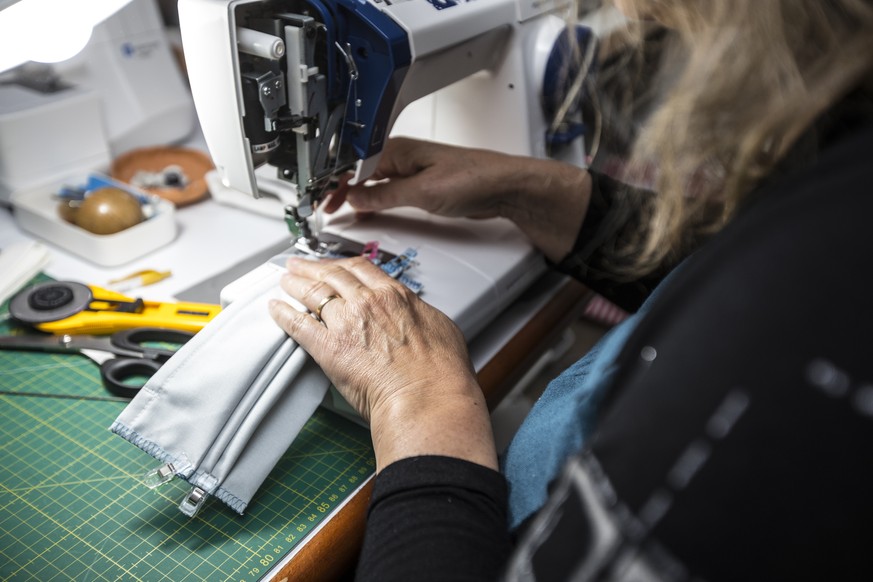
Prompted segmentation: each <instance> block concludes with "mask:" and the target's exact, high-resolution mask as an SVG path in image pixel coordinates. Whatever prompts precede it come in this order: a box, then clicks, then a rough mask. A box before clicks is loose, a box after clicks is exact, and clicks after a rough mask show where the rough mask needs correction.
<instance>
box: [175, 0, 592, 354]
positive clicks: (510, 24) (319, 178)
mask: <svg viewBox="0 0 873 582" xmlns="http://www.w3.org/2000/svg"><path fill="white" fill-rule="evenodd" d="M569 8H570V7H569V3H568V2H566V1H565V0H552V1H545V2H539V1H537V0H472V1H470V0H468V1H460V0H403V1H399V2H398V1H393V2H392V1H391V0H180V2H179V17H180V24H181V31H182V41H183V47H184V50H185V58H186V61H187V65H188V74H189V78H190V82H191V88H192V93H193V95H194V100H195V105H196V108H197V112H198V115H199V117H200V122H201V125H202V128H203V134H204V137H205V139H206V142H207V145H208V147H209V149H210V152H211V154H212V157H213V160H214V162H215V165H216V170H217V174H218V176H219V177H220V181H221V184H222V186H223V188H227V189H231V190H235V191H238V192H241V193H243V194H245V195H247V196H250V197H253V198H258V197H260V196H261V194H262V190H264V191H265V190H270V191H271V192H272V194H273V195H274V196H275V195H277V194H276V191H277V190H279V191H280V193H279V194H278V196H279V198H280V199H281V200H282V203H283V206H285V207H286V212H287V214H288V222H289V226H291V230H292V232H293V233H294V239H295V240H294V241H293V246H294V250H293V251H292V250H290V249H289V252H297V253H304V254H313V255H316V256H337V255H348V254H359V253H360V252H361V250H362V249H363V247H364V246H365V245H366V244H367V243H370V242H373V241H377V242H378V243H379V245H380V248H381V249H382V250H385V251H387V252H388V253H389V255H388V256H396V255H400V254H402V253H403V252H404V250H405V249H408V248H414V249H415V251H416V252H417V257H416V261H417V264H418V268H417V269H415V270H414V271H412V273H411V276H413V277H414V278H415V279H416V282H417V283H418V284H419V285H420V286H421V289H422V296H423V298H424V299H426V300H427V301H428V302H430V303H431V304H433V305H435V306H436V307H438V308H439V309H441V310H442V311H443V312H445V313H446V314H447V315H449V316H450V317H451V318H452V319H453V320H454V321H455V322H456V323H457V324H458V325H459V326H460V327H461V329H462V330H463V331H464V333H465V334H466V335H467V337H468V338H469V337H472V336H473V335H475V333H476V332H478V331H479V330H480V329H481V328H482V326H484V325H485V324H486V323H488V322H489V321H490V320H491V319H492V318H493V317H494V316H495V315H496V314H497V313H498V312H499V311H500V310H501V309H502V308H504V307H505V306H506V305H507V304H508V303H509V302H510V301H512V300H513V299H515V298H516V297H517V296H518V294H519V293H521V292H522V291H523V290H524V289H525V288H526V287H527V286H528V285H529V284H530V283H531V282H532V281H533V280H535V279H536V278H537V277H538V276H539V275H540V274H541V273H542V271H543V269H544V268H545V264H544V261H543V259H542V257H541V256H540V255H539V253H538V252H536V251H535V250H534V249H533V248H532V247H531V245H530V243H529V242H528V241H527V240H526V239H525V237H524V236H523V235H522V234H521V233H520V232H519V231H518V230H517V229H516V228H515V226H514V225H512V224H511V223H509V222H508V221H505V220H502V219H493V220H486V221H481V220H475V221H474V220H464V219H451V220H449V219H442V218H438V217H434V216H430V215H427V214H426V213H424V212H421V211H417V210H415V209H409V208H404V209H395V210H391V211H388V212H384V213H380V214H379V215H378V216H375V217H370V218H369V219H368V220H359V219H358V218H357V217H356V216H355V215H354V213H353V212H352V211H350V210H346V211H344V212H343V211H340V212H339V213H337V214H335V215H332V216H331V217H330V220H328V221H327V222H326V224H324V225H322V220H323V218H322V217H321V213H319V212H318V205H319V202H320V201H321V200H322V198H323V196H324V193H325V191H326V190H327V189H328V188H329V186H330V184H331V182H332V180H334V179H335V178H336V176H337V175H339V174H341V173H343V172H347V171H352V172H354V178H353V182H361V181H364V180H366V179H367V178H369V177H370V176H371V175H372V173H373V171H374V169H375V168H376V165H377V163H378V160H379V157H380V154H381V151H382V148H383V146H384V145H385V143H386V140H387V139H388V137H389V134H392V129H393V130H394V131H393V134H395V135H396V134H398V133H404V134H406V135H412V136H415V137H421V138H429V139H434V140H438V141H445V142H449V143H455V144H460V145H466V146H474V147H481V148H488V149H494V150H500V151H505V152H507V153H514V154H523V155H530V156H546V155H552V156H555V157H561V158H563V159H565V160H568V161H572V162H574V163H576V164H579V165H582V164H584V163H585V162H584V144H583V130H584V127H583V125H582V120H581V118H580V117H581V114H580V112H579V109H580V108H579V96H580V94H581V91H580V90H579V88H580V85H581V84H580V83H579V82H578V79H579V78H582V77H584V73H585V72H587V68H588V66H589V65H590V63H591V60H592V57H593V44H594V43H592V42H588V41H589V40H590V36H591V35H590V34H589V32H588V31H587V29H584V28H582V27H573V28H568V27H567V25H566V21H565V19H564V18H563V17H562V16H561V15H562V13H563V11H565V10H567V9H569ZM580 71H582V74H581V75H580V74H579V72H580ZM422 97H427V99H426V100H420V98H422ZM416 100H419V102H418V103H416V104H414V107H410V111H413V110H414V111H416V115H414V116H412V117H407V118H406V122H404V120H403V119H399V118H400V117H401V112H403V111H404V109H406V108H407V106H408V105H410V104H413V102H415V101H416ZM421 103H425V107H426V108H425V109H424V110H421V109H415V107H418V106H419V105H420V104H421ZM559 109H561V110H562V111H563V112H564V115H562V121H561V123H560V124H554V125H553V124H552V123H551V119H552V118H553V117H554V116H555V114H556V112H557V111H558V110H559ZM422 111H424V113H422ZM256 168H258V171H257V174H256ZM265 169H267V171H269V172H274V175H273V176H272V177H270V176H268V175H267V174H266V173H265ZM282 263H283V260H282V257H277V258H276V259H275V260H273V261H270V262H268V263H267V264H265V265H264V266H263V268H265V269H275V268H283V267H282ZM254 276H256V275H254ZM246 277H248V276H245V277H243V278H242V279H240V280H238V281H237V282H234V283H233V284H231V285H229V286H228V287H227V288H226V289H225V290H224V291H223V292H222V302H225V303H226V302H229V301H232V299H233V297H234V295H235V294H236V293H237V292H238V290H239V289H241V288H244V287H245V285H246Z"/></svg>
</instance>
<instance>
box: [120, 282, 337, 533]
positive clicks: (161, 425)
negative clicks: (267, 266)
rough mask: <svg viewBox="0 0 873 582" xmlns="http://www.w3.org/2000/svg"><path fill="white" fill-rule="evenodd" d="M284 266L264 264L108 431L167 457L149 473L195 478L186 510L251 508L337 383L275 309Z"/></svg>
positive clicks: (158, 479) (152, 482)
mask: <svg viewBox="0 0 873 582" xmlns="http://www.w3.org/2000/svg"><path fill="white" fill-rule="evenodd" d="M281 275H282V270H281V269H276V270H272V271H265V272H264V275H263V277H262V278H261V279H260V280H259V281H255V282H252V284H251V287H250V288H249V290H248V291H247V292H246V293H245V294H243V295H241V296H239V297H237V298H236V299H235V300H234V301H233V303H231V304H230V305H228V306H227V307H226V308H225V309H224V310H223V311H222V312H221V313H219V314H218V315H217V316H216V317H215V318H214V319H213V320H212V321H210V322H209V323H208V324H207V325H206V326H205V327H204V328H203V329H202V330H201V331H200V332H198V333H197V334H196V335H195V336H194V338H193V339H192V340H190V341H189V342H188V343H187V344H185V345H184V346H182V347H181V348H180V349H179V351H178V352H177V353H176V354H175V355H174V356H173V357H172V358H170V360H169V361H168V362H167V363H165V364H164V365H163V366H162V367H161V368H160V370H159V371H158V372H157V373H156V374H155V375H154V376H153V377H152V378H151V379H150V380H149V382H148V383H147V384H146V385H145V386H144V387H143V388H142V389H141V390H140V392H139V393H138V394H137V396H136V397H135V398H134V399H133V400H132V401H131V402H130V404H129V405H128V406H127V407H126V408H125V409H124V410H123V411H122V413H121V414H120V415H119V416H118V418H117V419H116V420H115V422H114V423H113V424H112V426H111V427H110V430H111V431H112V432H113V433H115V434H117V435H119V436H121V437H122V438H125V439H127V440H128V441H130V442H131V443H133V444H134V445H136V446H137V447H139V448H141V449H143V450H144V451H146V452H147V453H149V454H150V455H152V456H153V457H155V458H156V459H158V460H159V461H160V462H161V463H163V464H162V465H161V466H160V467H158V468H157V469H155V470H153V471H151V472H150V473H149V476H148V478H147V484H148V485H149V486H157V485H159V484H161V483H163V482H166V481H167V480H169V479H171V478H173V477H174V476H178V477H181V478H183V479H185V480H186V481H188V482H189V483H191V485H192V486H193V488H192V489H191V490H190V492H189V493H187V494H186V495H185V497H184V498H183V500H182V502H181V504H180V506H179V507H180V509H181V510H182V511H183V512H184V513H185V514H186V515H189V516H193V515H194V514H196V513H197V511H198V510H199V509H200V508H201V507H202V505H203V503H204V501H205V500H206V498H207V497H208V496H210V495H214V496H215V497H217V498H218V499H220V500H221V501H223V502H224V503H226V504H227V505H228V506H230V507H231V508H232V509H233V510H234V511H236V512H238V513H240V514H241V513H243V511H244V510H245V508H246V506H247V505H248V503H249V501H250V500H251V498H252V496H253V495H254V494H255V492H256V491H257V489H258V488H259V487H260V486H261V484H262V483H263V481H264V479H266V477H267V475H268V474H269V472H270V471H271V470H272V468H273V467H274V466H275V464H276V463H277V462H278V460H279V458H280V457H281V456H282V454H283V453H284V452H285V451H286V450H287V449H288V447H289V446H290V445H291V443H292V442H293V441H294V439H295V438H296V436H297V434H298V433H299V432H300V430H301V429H302V428H303V425H304V424H305V423H306V421H307V420H308V419H309V418H310V416H311V415H312V413H313V412H314V411H315V409H316V408H317V407H318V405H319V403H320V402H321V401H322V399H323V398H324V395H325V393H326V391H327V389H328V387H329V385H330V381H329V380H328V379H327V377H326V376H325V375H324V373H323V372H322V371H321V368H319V366H318V365H317V364H316V363H315V362H314V360H312V358H311V357H310V356H309V355H308V354H307V353H306V352H305V351H304V350H303V349H302V348H300V347H298V346H297V344H296V343H295V342H294V341H293V340H292V339H291V338H289V337H288V336H287V335H286V334H285V332H284V331H283V330H282V329H281V328H279V326H278V325H276V323H275V322H274V321H273V319H272V318H271V317H270V315H269V312H268V310H267V303H268V301H269V300H270V299H272V298H282V299H284V300H286V301H289V302H290V303H292V304H294V306H295V307H296V308H297V309H300V310H305V309H304V308H303V307H302V305H300V304H298V303H296V302H293V300H290V298H288V297H287V296H286V295H284V293H283V292H282V291H281V288H280V287H279V279H280V277H281Z"/></svg>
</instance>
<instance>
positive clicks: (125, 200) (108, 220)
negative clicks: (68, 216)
mask: <svg viewBox="0 0 873 582" xmlns="http://www.w3.org/2000/svg"><path fill="white" fill-rule="evenodd" d="M144 218H145V217H144V216H143V212H142V206H140V203H139V201H138V200H137V199H136V197H135V196H134V195H133V194H130V193H128V192H125V191H124V190H120V189H118V188H101V189H99V190H95V191H93V192H91V193H90V194H89V195H88V196H87V197H85V199H84V200H83V201H82V204H81V205H80V206H79V208H78V210H76V212H75V221H76V224H77V225H78V226H79V227H81V228H84V229H85V230H87V231H89V232H93V233H94V234H113V233H116V232H119V231H122V230H124V229H126V228H130V227H131V226H134V225H136V224H139V223H140V222H142V221H143V219H144Z"/></svg>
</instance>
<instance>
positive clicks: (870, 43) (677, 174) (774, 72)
mask: <svg viewBox="0 0 873 582" xmlns="http://www.w3.org/2000/svg"><path fill="white" fill-rule="evenodd" d="M623 4H624V5H625V6H624V8H625V10H639V11H640V13H641V14H649V15H651V16H654V17H655V18H656V19H657V20H659V21H660V22H662V23H665V24H666V25H667V26H668V27H669V28H670V29H672V31H673V33H672V34H673V36H674V37H675V40H676V41H678V42H677V43H675V46H673V47H672V48H671V50H669V51H668V52H667V53H666V54H665V57H666V58H664V59H663V62H664V65H665V66H664V68H663V70H662V71H661V74H660V76H659V82H658V85H657V87H658V90H659V97H658V103H657V104H656V106H655V107H654V108H653V110H652V113H651V115H650V116H649V117H648V119H647V120H646V121H645V123H644V124H643V127H642V129H641V132H640V134H639V136H638V138H637V139H636V143H635V146H634V149H633V153H632V155H631V164H630V168H631V170H630V171H631V172H633V171H635V170H634V168H636V171H637V172H639V168H640V167H642V166H646V167H652V166H654V167H655V168H657V170H656V178H655V183H654V190H655V191H656V192H657V195H655V196H652V197H651V200H648V201H647V202H646V203H645V205H644V209H645V216H647V221H646V222H647V228H644V229H642V230H641V231H640V232H639V233H638V234H637V236H636V237H635V238H634V239H632V240H628V241H627V244H626V245H624V247H622V248H621V249H618V250H617V251H616V252H617V253H618V256H616V257H615V261H614V262H615V264H616V265H626V266H628V268H627V269H626V271H627V272H628V273H629V274H632V275H640V274H645V273H648V272H651V271H652V270H654V269H655V268H657V267H658V266H659V265H661V264H663V263H664V262H665V261H669V259H670V257H671V256H672V255H673V254H674V253H675V254H681V253H682V251H683V246H684V245H686V244H687V241H688V240H689V238H690V239H696V238H698V237H700V236H707V235H708V234H711V233H713V232H715V231H717V230H718V229H720V228H721V227H722V226H723V225H724V224H725V222H726V221H727V220H728V219H730V218H731V216H732V215H733V214H734V212H735V210H736V208H737V206H738V205H739V204H740V203H741V202H742V201H743V199H744V198H745V197H747V196H748V194H749V193H750V191H752V190H753V188H754V186H755V185H756V184H758V183H759V182H760V180H761V179H762V178H764V177H765V176H767V175H769V174H771V173H772V172H773V170H774V168H775V166H776V165H777V163H778V162H779V161H780V160H782V159H783V158H784V157H785V155H786V153H787V152H788V150H789V149H790V148H791V147H792V145H793V144H794V143H795V142H796V141H797V139H798V137H799V136H801V134H803V133H804V132H805V131H806V130H807V129H808V128H809V127H810V126H811V125H812V124H813V122H814V121H815V119H816V118H817V117H818V116H819V115H821V114H822V113H823V112H825V111H826V110H827V109H828V108H829V107H831V106H832V105H833V104H834V103H836V102H837V101H839V100H840V99H841V98H842V97H843V96H845V95H846V94H847V93H848V92H849V91H851V90H852V89H854V88H857V87H858V86H860V85H862V84H865V85H866V87H868V88H869V87H870V73H871V71H873V2H871V0H625V1H624V2H623ZM629 16H631V18H633V14H631V15H629Z"/></svg>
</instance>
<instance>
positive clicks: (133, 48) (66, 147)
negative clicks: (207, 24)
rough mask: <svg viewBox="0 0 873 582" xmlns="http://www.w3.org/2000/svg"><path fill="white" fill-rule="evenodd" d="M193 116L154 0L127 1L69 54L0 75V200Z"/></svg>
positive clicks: (180, 135)
mask: <svg viewBox="0 0 873 582" xmlns="http://www.w3.org/2000/svg"><path fill="white" fill-rule="evenodd" d="M12 8H15V7H14V6H13V7H12ZM10 10H11V9H10ZM47 18H48V17H47ZM56 40H62V39H56ZM4 50H6V49H4ZM195 122H196V117H195V112H194V104H193V100H192V98H191V94H190V92H189V90H188V87H187V85H186V83H185V80H184V78H183V76H182V73H181V71H180V69H179V65H178V63H177V61H176V59H175V57H174V55H173V52H172V50H171V47H170V44H169V41H168V39H167V37H166V35H165V31H164V25H163V22H162V20H161V17H160V13H159V12H158V8H157V4H156V2H155V0H133V1H131V2H130V3H129V4H127V5H126V6H124V7H123V8H122V9H121V10H119V11H118V12H117V13H115V14H114V15H113V16H111V17H109V18H108V19H107V20H105V21H103V22H102V23H100V24H99V25H97V26H95V27H94V32H93V33H92V35H91V39H90V41H89V42H88V44H87V45H86V46H85V48H84V50H83V51H82V52H81V53H79V54H78V55H77V56H75V57H73V58H71V59H69V60H66V61H63V62H61V63H57V64H54V65H36V64H32V63H31V64H27V65H24V66H22V67H19V68H18V69H13V70H10V71H8V72H6V73H5V74H3V75H2V76H0V203H3V204H9V202H10V198H11V194H12V193H14V192H19V191H29V190H33V189H35V188H37V187H40V186H44V185H47V184H54V183H60V182H61V181H62V180H65V179H69V178H71V177H74V176H75V177H77V179H78V177H80V176H81V175H84V174H85V173H87V172H89V171H92V170H100V171H105V170H107V169H108V167H109V164H110V161H111V159H112V157H113V156H116V155H118V154H120V153H123V152H125V151H127V150H130V149H133V148H136V147H143V146H151V145H166V144H168V143H174V142H178V141H181V140H183V139H184V138H186V137H187V136H189V135H190V133H191V132H192V130H193V129H194V127H195Z"/></svg>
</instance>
